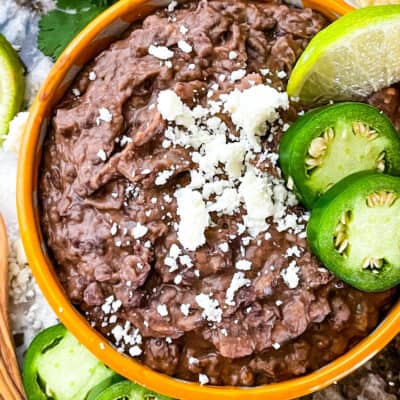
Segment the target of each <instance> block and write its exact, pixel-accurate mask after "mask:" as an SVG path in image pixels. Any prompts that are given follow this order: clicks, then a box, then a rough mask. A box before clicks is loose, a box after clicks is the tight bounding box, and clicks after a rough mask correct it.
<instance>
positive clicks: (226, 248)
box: [218, 242, 229, 253]
mask: <svg viewBox="0 0 400 400" xmlns="http://www.w3.org/2000/svg"><path fill="white" fill-rule="evenodd" d="M218 248H219V249H220V250H221V251H222V252H224V253H227V252H228V251H229V244H228V243H226V242H225V243H221V244H219V245H218Z"/></svg>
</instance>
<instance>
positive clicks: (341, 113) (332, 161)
mask: <svg viewBox="0 0 400 400" xmlns="http://www.w3.org/2000/svg"><path fill="white" fill-rule="evenodd" d="M279 156H280V165H281V168H282V172H283V173H284V175H285V176H286V178H287V179H292V180H293V184H294V188H293V189H294V190H295V192H296V193H297V194H298V195H299V197H300V199H301V200H302V202H303V203H304V204H305V205H306V206H307V207H309V208H311V207H312V206H313V204H314V203H315V201H316V200H317V199H318V198H319V197H320V196H321V195H322V194H323V193H325V192H326V191H327V190H328V189H329V188H330V187H332V186H333V185H334V184H335V183H337V182H339V181H340V180H341V179H342V178H344V177H346V176H348V175H351V174H352V173H355V172H359V171H367V170H370V171H375V172H385V173H388V174H390V175H400V138H399V136H398V134H397V132H396V130H395V128H394V127H393V125H392V123H391V122H390V120H389V119H388V118H387V117H386V116H385V115H383V114H382V113H381V112H380V111H379V110H377V109H376V108H374V107H372V106H369V105H367V104H363V103H341V104H335V105H330V106H326V107H321V108H318V109H316V110H313V111H311V112H309V113H307V114H305V115H304V116H303V117H301V118H299V119H298V120H297V121H296V122H295V123H294V124H293V125H292V126H291V127H290V128H289V129H288V130H287V132H286V133H285V134H284V136H283V138H282V141H281V144H280V149H279Z"/></svg>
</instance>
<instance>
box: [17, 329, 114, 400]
mask: <svg viewBox="0 0 400 400" xmlns="http://www.w3.org/2000/svg"><path fill="white" fill-rule="evenodd" d="M114 375H115V373H114V372H112V371H111V370H110V369H109V368H107V367H106V366H105V365H104V364H102V363H101V362H100V361H98V360H97V359H96V358H95V357H94V356H93V355H92V354H91V353H89V351H88V350H86V348H85V347H83V346H82V345H81V344H80V343H79V342H78V341H77V340H76V339H75V338H74V336H72V335H71V334H70V333H69V332H68V331H67V330H66V329H65V327H64V326H63V325H56V326H53V327H51V328H49V329H46V330H45V331H43V332H41V333H40V334H39V335H38V336H36V338H35V339H34V340H33V342H32V343H31V345H30V346H29V348H28V351H27V353H26V356H25V360H24V370H23V382H24V387H25V391H26V393H27V396H28V399H29V400H47V399H54V400H85V399H86V396H87V394H88V392H89V391H90V390H91V389H92V388H93V387H95V386H96V385H98V384H99V383H101V382H103V381H104V380H105V379H107V378H110V377H112V376H114Z"/></svg>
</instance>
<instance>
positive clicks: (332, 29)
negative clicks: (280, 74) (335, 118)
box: [287, 5, 400, 104]
mask: <svg viewBox="0 0 400 400" xmlns="http://www.w3.org/2000/svg"><path fill="white" fill-rule="evenodd" d="M399 38H400V5H388V6H377V7H367V8H362V9H359V10H356V11H354V12H351V13H349V14H347V15H345V16H344V17H342V18H340V19H338V20H337V21H335V22H333V23H332V24H331V25H329V26H328V27H327V28H325V29H324V30H322V31H321V32H319V33H318V34H317V35H316V36H315V37H314V38H313V39H312V40H311V42H310V44H309V45H308V46H307V48H306V49H305V51H304V53H303V54H302V56H301V57H300V59H299V60H298V62H297V64H296V66H295V68H294V70H293V72H292V75H291V77H290V80H289V83H288V88H287V91H288V93H289V95H290V96H294V97H299V98H300V101H301V102H302V103H303V104H314V103H326V102H328V101H329V100H334V101H340V100H353V99H360V98H363V97H365V96H368V95H369V94H371V93H373V92H375V91H377V90H379V89H382V88H383V87H386V86H390V85H391V84H393V83H394V82H397V81H400V40H399Z"/></svg>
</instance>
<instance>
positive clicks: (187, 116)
mask: <svg viewBox="0 0 400 400" xmlns="http://www.w3.org/2000/svg"><path fill="white" fill-rule="evenodd" d="M157 108H158V111H160V113H161V115H162V117H163V118H164V119H165V120H167V121H175V122H176V123H177V124H179V125H183V126H186V127H189V126H190V125H192V124H193V123H194V121H193V117H192V115H191V112H190V109H189V107H188V106H186V105H185V104H184V103H183V102H182V100H181V98H180V97H179V96H178V95H177V94H176V93H175V92H174V91H173V90H163V91H162V92H160V93H159V94H158V99H157Z"/></svg>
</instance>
